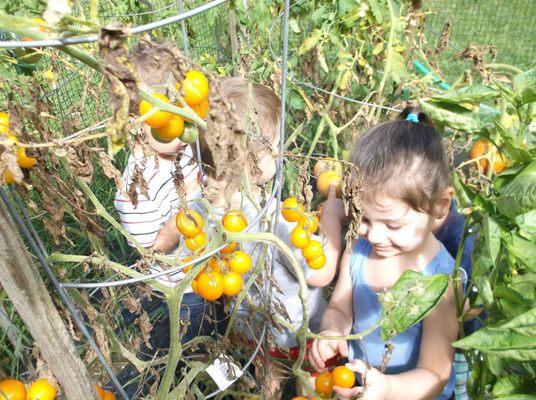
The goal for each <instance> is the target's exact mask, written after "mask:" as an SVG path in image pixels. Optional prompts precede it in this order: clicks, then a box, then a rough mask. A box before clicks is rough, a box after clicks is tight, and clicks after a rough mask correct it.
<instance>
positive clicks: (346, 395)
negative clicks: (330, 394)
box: [333, 386, 364, 400]
mask: <svg viewBox="0 0 536 400" xmlns="http://www.w3.org/2000/svg"><path fill="white" fill-rule="evenodd" d="M333 391H334V392H335V393H337V396H338V398H339V399H355V398H356V397H357V395H358V394H359V393H361V392H362V388H361V386H356V387H353V388H349V389H348V388H342V387H340V386H333ZM361 399H364V397H361V398H360V400H361Z"/></svg>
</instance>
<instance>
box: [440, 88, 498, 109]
mask: <svg viewBox="0 0 536 400" xmlns="http://www.w3.org/2000/svg"><path fill="white" fill-rule="evenodd" d="M498 95H499V93H498V92H497V91H496V90H495V89H493V88H492V87H489V86H485V85H478V84H476V85H471V86H467V87H464V88H461V89H458V90H456V91H453V92H449V93H446V94H443V95H440V96H434V97H432V100H433V101H441V102H444V103H451V104H460V103H473V104H479V103H480V102H482V101H485V100H489V99H493V98H495V97H497V96H498Z"/></svg>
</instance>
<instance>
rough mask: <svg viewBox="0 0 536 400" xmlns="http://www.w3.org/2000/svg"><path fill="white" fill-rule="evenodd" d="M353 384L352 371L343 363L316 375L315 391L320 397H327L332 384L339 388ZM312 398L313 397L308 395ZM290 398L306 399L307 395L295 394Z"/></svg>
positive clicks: (353, 376) (331, 391)
mask: <svg viewBox="0 0 536 400" xmlns="http://www.w3.org/2000/svg"><path fill="white" fill-rule="evenodd" d="M354 384H355V375H354V372H353V371H352V370H350V369H348V368H346V367H345V366H344V365H340V366H338V367H335V369H333V371H331V372H330V371H324V372H322V373H320V374H318V375H317V376H316V379H315V392H316V393H317V394H318V395H319V396H320V397H321V398H324V399H325V398H328V397H330V396H331V394H332V393H333V386H339V387H341V388H347V389H348V388H351V387H353V386H354ZM310 398H314V397H310ZM292 400H308V399H307V397H303V396H297V397H294V398H293V399H292Z"/></svg>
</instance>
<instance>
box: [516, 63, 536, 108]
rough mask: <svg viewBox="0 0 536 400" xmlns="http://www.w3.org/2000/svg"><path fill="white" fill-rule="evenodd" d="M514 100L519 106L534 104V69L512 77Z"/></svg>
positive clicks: (535, 71) (535, 89) (535, 100)
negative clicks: (514, 92) (514, 88)
mask: <svg viewBox="0 0 536 400" xmlns="http://www.w3.org/2000/svg"><path fill="white" fill-rule="evenodd" d="M513 81H514V85H515V87H516V100H517V102H518V103H519V104H521V105H522V104H528V103H533V102H536V68H532V69H530V70H528V71H525V72H523V73H521V74H518V75H516V76H514V79H513Z"/></svg>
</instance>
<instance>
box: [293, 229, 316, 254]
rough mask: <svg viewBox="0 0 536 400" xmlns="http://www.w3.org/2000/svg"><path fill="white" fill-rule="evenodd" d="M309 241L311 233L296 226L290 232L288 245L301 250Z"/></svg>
mask: <svg viewBox="0 0 536 400" xmlns="http://www.w3.org/2000/svg"><path fill="white" fill-rule="evenodd" d="M310 241H311V232H309V230H306V229H303V227H301V226H299V225H298V226H296V227H295V228H294V229H293V230H292V232H290V243H292V245H293V246H294V247H296V248H297V249H303V248H304V247H305V246H307V245H308V244H309V242H310Z"/></svg>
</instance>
